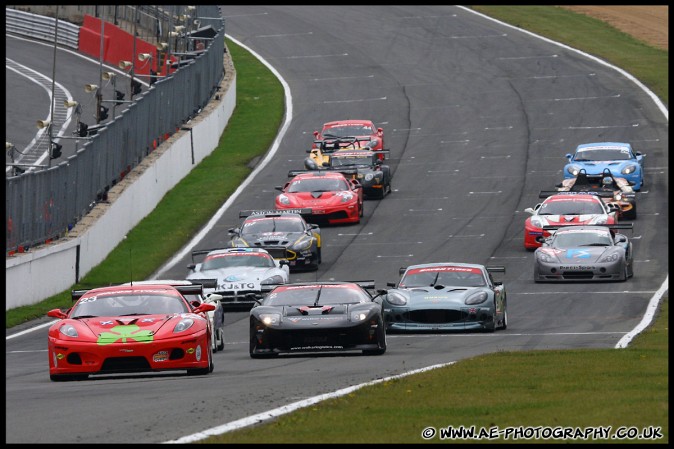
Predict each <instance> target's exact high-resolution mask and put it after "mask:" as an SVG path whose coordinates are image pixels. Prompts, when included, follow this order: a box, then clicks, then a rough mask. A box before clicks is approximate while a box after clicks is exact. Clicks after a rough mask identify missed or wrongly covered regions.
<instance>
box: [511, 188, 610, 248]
mask: <svg viewBox="0 0 674 449" xmlns="http://www.w3.org/2000/svg"><path fill="white" fill-rule="evenodd" d="M539 197H540V198H545V200H544V201H543V202H542V203H538V204H537V205H536V206H534V207H527V208H526V209H524V212H527V213H529V214H531V217H529V218H527V219H526V220H525V222H524V247H525V248H526V249H536V248H538V247H539V246H541V244H542V243H543V240H544V239H545V237H548V236H550V233H549V232H548V231H543V226H568V225H603V224H615V223H617V222H618V211H619V207H618V206H617V205H613V204H611V205H608V204H606V203H605V202H604V201H603V200H602V199H601V197H600V196H599V195H598V194H593V193H589V192H584V193H576V192H559V193H555V194H552V195H550V194H548V193H545V192H541V193H540V194H539Z"/></svg>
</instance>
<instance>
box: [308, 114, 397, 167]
mask: <svg viewBox="0 0 674 449" xmlns="http://www.w3.org/2000/svg"><path fill="white" fill-rule="evenodd" d="M345 137H353V138H356V139H357V140H358V141H359V142H360V145H358V148H362V147H368V148H370V149H371V150H372V151H382V150H383V149H384V129H383V128H378V127H376V126H375V125H374V123H373V122H372V121H371V120H335V121H333V122H327V123H325V124H323V129H322V130H321V131H320V132H318V131H314V144H313V146H312V148H320V147H324V146H329V145H330V144H331V143H333V142H334V141H336V140H340V139H342V140H341V141H340V143H339V147H340V148H342V147H349V145H351V146H350V147H349V148H355V147H354V146H353V144H349V143H348V142H347V141H345V140H343V139H344V138H345ZM321 144H322V145H321ZM338 149H339V148H335V150H338ZM382 159H383V158H382Z"/></svg>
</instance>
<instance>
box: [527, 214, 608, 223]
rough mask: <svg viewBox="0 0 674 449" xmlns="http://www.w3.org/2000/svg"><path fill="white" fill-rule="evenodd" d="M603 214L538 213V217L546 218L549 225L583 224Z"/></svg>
mask: <svg viewBox="0 0 674 449" xmlns="http://www.w3.org/2000/svg"><path fill="white" fill-rule="evenodd" d="M601 216H603V214H583V215H538V218H540V219H543V220H546V221H547V222H548V225H550V226H552V225H558V224H562V225H567V224H583V223H587V222H589V221H590V220H594V219H595V218H597V217H601Z"/></svg>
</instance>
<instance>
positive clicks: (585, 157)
mask: <svg viewBox="0 0 674 449" xmlns="http://www.w3.org/2000/svg"><path fill="white" fill-rule="evenodd" d="M573 159H574V160H575V161H577V162H583V161H627V160H629V159H632V157H631V155H630V152H629V151H628V150H627V148H615V149H613V148H602V149H596V150H581V151H578V152H577V153H576V155H575V156H574V158H573Z"/></svg>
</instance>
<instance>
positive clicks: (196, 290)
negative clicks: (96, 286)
mask: <svg viewBox="0 0 674 449" xmlns="http://www.w3.org/2000/svg"><path fill="white" fill-rule="evenodd" d="M189 281H190V282H191V283H192V285H171V286H172V287H173V288H175V289H176V290H178V291H179V292H180V294H181V295H201V294H203V293H204V288H215V287H216V286H217V285H218V280H217V279H189ZM165 285H166V284H165ZM90 290H92V289H90V288H87V289H82V290H72V291H71V292H70V296H71V298H72V300H73V302H74V301H77V300H78V299H80V298H81V297H82V296H84V294H85V293H87V292H88V291H90Z"/></svg>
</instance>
